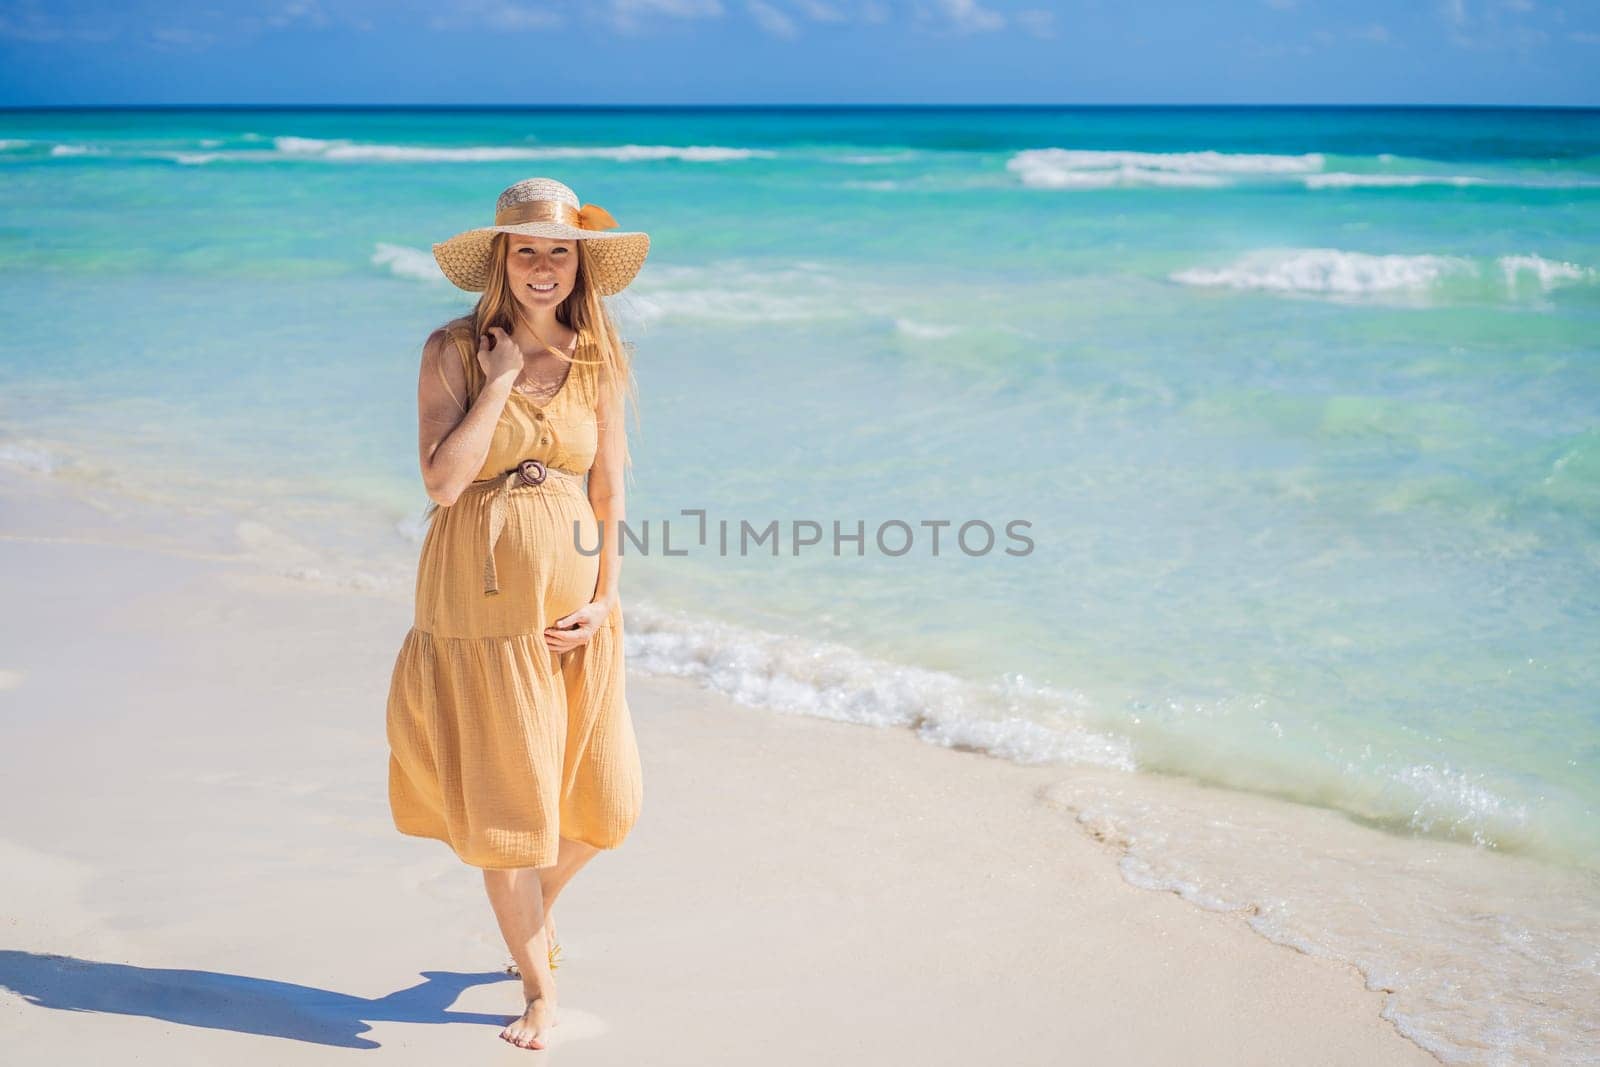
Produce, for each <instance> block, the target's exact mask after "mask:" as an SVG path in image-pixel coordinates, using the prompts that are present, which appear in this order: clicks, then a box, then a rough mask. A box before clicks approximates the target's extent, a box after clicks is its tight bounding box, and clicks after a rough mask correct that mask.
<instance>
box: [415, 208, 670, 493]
mask: <svg viewBox="0 0 1600 1067" xmlns="http://www.w3.org/2000/svg"><path fill="white" fill-rule="evenodd" d="M512 236H513V235H511V234H505V233H497V234H495V235H494V241H493V243H491V244H490V246H489V281H488V284H487V285H485V286H484V288H483V295H482V296H480V297H479V298H478V302H477V304H476V305H475V306H474V307H473V309H472V311H471V312H469V313H468V314H466V315H463V316H462V317H460V318H458V319H452V320H451V321H450V322H448V323H446V324H445V325H444V326H442V327H440V328H441V329H442V330H443V331H444V334H445V340H446V341H447V342H450V343H452V344H454V345H455V349H456V352H457V354H458V355H459V356H460V358H461V367H462V370H463V371H464V372H465V375H466V382H467V395H466V397H465V398H462V397H458V396H456V394H455V390H453V389H451V388H450V383H449V381H447V380H446V379H445V376H444V368H443V366H440V367H439V368H438V370H439V381H440V382H441V383H442V384H443V385H444V388H445V392H446V393H448V394H449V396H450V399H451V400H453V401H455V403H456V407H457V408H458V409H459V410H460V411H461V413H462V414H463V415H465V414H466V413H467V410H468V408H469V407H471V405H472V403H473V402H474V401H476V400H477V398H478V394H479V393H480V392H482V390H483V387H484V384H485V382H486V381H487V378H486V376H485V375H484V373H483V367H482V366H481V365H480V364H479V363H478V338H480V337H482V336H483V335H484V334H485V333H487V332H488V330H489V327H491V326H499V327H500V328H501V329H503V330H505V331H506V333H508V334H514V333H515V332H516V326H517V323H518V322H519V321H526V315H525V314H524V312H523V311H522V308H521V306H520V305H519V304H518V303H517V299H516V297H514V296H513V295H512V294H511V284H510V282H509V281H508V280H507V278H506V255H507V252H508V249H509V245H510V242H511V238H512ZM585 243H586V242H584V241H583V240H582V239H576V240H574V241H573V242H572V244H573V245H574V246H575V247H576V248H577V250H578V276H577V280H576V282H575V283H574V285H573V287H572V292H571V293H570V294H568V296H567V298H566V299H565V300H563V301H562V302H561V305H560V306H559V307H557V308H556V320H557V321H558V322H560V323H561V324H562V325H563V326H565V327H567V328H568V329H570V330H575V331H577V334H578V345H577V348H576V349H575V352H574V356H572V357H569V356H567V354H566V353H565V352H562V351H561V350H560V349H558V348H555V347H554V346H551V345H546V346H545V347H546V351H548V352H549V353H550V354H551V355H553V356H555V357H556V358H557V359H561V360H565V361H566V362H568V363H571V364H572V365H573V366H572V368H571V369H570V370H569V371H568V372H567V375H568V378H569V379H570V380H569V381H568V382H567V383H566V385H565V386H564V387H563V388H566V389H568V390H573V391H576V392H578V393H579V394H580V396H581V397H582V399H583V401H584V403H586V404H588V405H590V406H591V407H593V406H594V404H595V403H596V401H597V400H598V398H599V395H600V390H601V389H603V388H610V389H612V390H613V391H614V392H616V393H618V394H619V398H620V399H621V400H622V401H623V403H622V404H620V405H618V406H616V407H614V408H613V412H614V413H615V414H616V415H618V416H621V417H623V418H624V419H625V418H626V416H625V411H626V409H627V408H630V407H631V408H633V409H634V422H635V425H637V424H638V418H639V416H638V400H639V388H638V383H637V382H636V381H635V380H634V377H633V360H632V350H633V344H632V342H629V341H624V340H623V339H622V335H621V334H620V333H619V332H618V331H617V326H616V323H615V322H614V321H613V320H612V318H611V312H610V311H609V310H608V309H607V308H606V305H605V301H604V300H603V299H602V298H601V296H600V293H599V292H598V291H597V290H596V289H595V288H594V287H593V286H592V285H590V284H589V259H588V253H587V252H586V251H585V250H584V245H585ZM585 351H587V352H589V353H591V354H592V355H593V356H594V357H595V358H591V359H579V358H576V353H578V352H585ZM617 383H621V384H622V386H623V387H624V388H622V389H618V388H617ZM630 401H631V403H630ZM622 469H623V474H624V477H626V475H627V473H628V472H630V471H631V470H632V469H633V455H632V452H631V451H630V450H629V448H628V437H627V429H626V426H624V427H623V437H622ZM437 510H439V505H438V504H437V503H435V502H433V501H429V503H428V507H427V509H426V510H425V511H424V512H423V518H424V520H427V519H431V518H432V517H433V513H434V512H435V511H437Z"/></svg>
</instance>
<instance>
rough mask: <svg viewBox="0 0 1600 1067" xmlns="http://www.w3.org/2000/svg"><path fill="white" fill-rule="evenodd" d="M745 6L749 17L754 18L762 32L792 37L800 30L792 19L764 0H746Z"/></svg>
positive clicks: (775, 35)
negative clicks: (748, 11)
mask: <svg viewBox="0 0 1600 1067" xmlns="http://www.w3.org/2000/svg"><path fill="white" fill-rule="evenodd" d="M745 6H746V7H747V8H749V10H750V17H751V18H753V19H755V20H756V25H757V26H760V27H761V30H762V32H763V33H770V34H771V35H772V36H774V37H794V36H797V35H798V34H799V32H800V31H799V30H797V29H796V28H795V24H794V19H792V18H790V17H789V16H788V15H785V14H784V13H783V12H782V11H779V10H778V9H777V8H775V7H773V6H772V5H771V4H769V3H766V2H765V0H747V2H746V4H745Z"/></svg>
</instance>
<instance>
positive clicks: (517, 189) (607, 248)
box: [433, 178, 650, 296]
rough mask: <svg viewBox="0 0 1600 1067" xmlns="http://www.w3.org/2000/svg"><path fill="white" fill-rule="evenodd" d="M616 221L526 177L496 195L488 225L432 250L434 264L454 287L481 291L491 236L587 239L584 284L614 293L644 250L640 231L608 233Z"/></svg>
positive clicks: (561, 188)
mask: <svg viewBox="0 0 1600 1067" xmlns="http://www.w3.org/2000/svg"><path fill="white" fill-rule="evenodd" d="M616 225H617V220H616V219H614V218H612V217H611V214H610V212H608V211H606V209H605V208H603V207H600V206H599V205H597V204H583V205H582V206H581V207H580V206H579V201H578V194H577V193H575V192H573V191H572V190H571V189H569V188H568V187H567V186H565V185H563V184H562V183H560V182H558V181H556V180H555V179H554V178H527V179H524V180H523V181H520V182H518V183H517V184H515V185H513V186H510V187H509V188H507V189H506V190H505V192H503V193H501V194H500V199H499V200H496V201H495V205H494V225H493V226H482V227H479V228H478V229H475V230H467V231H465V232H464V233H458V234H456V235H455V236H454V237H452V238H450V239H449V240H448V241H441V242H440V243H439V244H436V245H434V246H433V258H434V261H435V262H437V263H438V264H439V269H440V270H442V271H444V276H445V277H446V278H449V279H450V280H451V281H452V282H454V283H455V286H456V288H458V289H465V290H466V291H467V292H469V293H481V292H483V289H484V287H485V286H486V285H488V284H489V255H490V252H491V250H492V247H491V246H492V244H493V242H494V235H495V234H497V233H519V234H522V235H523V236H525V237H565V238H566V239H568V240H571V241H588V242H589V246H588V247H587V248H586V249H584V251H585V252H586V253H588V256H587V259H588V269H589V283H590V284H591V285H593V286H594V287H595V288H596V289H598V290H599V291H600V294H601V295H602V296H610V295H612V294H613V293H620V292H621V291H622V290H623V289H625V288H626V287H627V285H628V283H629V282H631V281H633V278H634V275H636V274H638V273H639V268H640V267H642V266H644V257H645V255H646V254H648V253H649V251H650V235H649V234H646V233H622V232H618V233H608V232H605V231H608V230H612V229H615V228H616Z"/></svg>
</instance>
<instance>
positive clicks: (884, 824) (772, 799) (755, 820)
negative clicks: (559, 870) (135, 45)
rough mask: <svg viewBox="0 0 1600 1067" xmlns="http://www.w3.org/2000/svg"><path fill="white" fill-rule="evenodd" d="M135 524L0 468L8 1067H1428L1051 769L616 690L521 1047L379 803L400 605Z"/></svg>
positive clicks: (1301, 960)
mask: <svg viewBox="0 0 1600 1067" xmlns="http://www.w3.org/2000/svg"><path fill="white" fill-rule="evenodd" d="M137 510H138V509H134V512H133V513H130V514H125V515H120V516H119V515H117V514H111V513H106V512H103V511H99V510H96V509H93V508H90V507H87V506H85V505H84V503H82V502H81V501H78V500H74V499H72V498H71V497H69V496H68V495H66V494H65V493H64V492H63V491H62V490H61V488H60V487H59V486H57V485H55V484H53V483H51V482H50V481H49V479H46V478H34V477H31V476H19V475H14V474H5V475H0V603H3V604H4V605H5V610H4V612H3V613H0V615H3V618H0V802H3V803H4V810H5V812H6V821H5V825H4V830H3V831H0V864H3V870H4V872H5V873H4V876H3V878H0V919H3V922H4V931H5V943H4V945H3V946H0V1035H3V1047H4V1055H3V1057H0V1058H3V1059H4V1062H6V1063H7V1064H45V1063H50V1064H57V1063H78V1062H82V1063H89V1062H117V1063H123V1062H135V1061H138V1062H151V1063H162V1064H179V1063H207V1064H213V1063H219V1062H227V1063H231V1064H234V1065H242V1064H256V1063H259V1064H285V1063H311V1062H322V1061H333V1060H340V1061H348V1062H367V1060H366V1059H365V1058H364V1057H362V1056H360V1055H359V1054H358V1053H357V1052H355V1051H353V1050H365V1049H371V1048H382V1049H383V1050H384V1059H383V1062H386V1063H390V1062H392V1063H419V1064H421V1063H426V1064H440V1063H455V1062H468V1061H466V1060H464V1059H461V1057H467V1056H474V1057H487V1056H493V1057H504V1058H506V1059H507V1060H508V1061H509V1060H511V1059H514V1058H522V1059H526V1058H528V1057H534V1058H536V1059H543V1060H547V1061H554V1060H557V1059H559V1060H560V1061H562V1062H564V1063H570V1064H608V1065H610V1064H747V1063H760V1064H763V1065H767V1064H771V1065H780V1064H791V1063H793V1064H802V1063H803V1064H813V1063H815V1062H817V1060H818V1058H819V1057H820V1058H825V1061H826V1062H828V1063H830V1064H834V1065H847V1064H856V1063H862V1064H869V1063H870V1064H956V1063H961V1064H967V1063H984V1064H1065V1063H1157V1062H1167V1063H1178V1062H1181V1063H1186V1064H1193V1063H1208V1064H1257V1063H1259V1064H1268V1063H1271V1064H1284V1063H1293V1064H1334V1063H1339V1064H1379V1063H1433V1062H1435V1061H1434V1059H1433V1058H1432V1057H1431V1056H1429V1055H1428V1054H1426V1053H1424V1052H1422V1051H1421V1050H1420V1049H1418V1048H1417V1047H1416V1046H1414V1045H1412V1044H1411V1043H1409V1042H1408V1041H1406V1040H1405V1039H1403V1038H1402V1037H1400V1036H1399V1035H1398V1034H1397V1033H1396V1032H1395V1030H1394V1029H1393V1027H1392V1026H1391V1025H1390V1024H1388V1023H1387V1022H1384V1021H1383V1020H1382V1019H1381V1018H1380V1017H1379V1011H1380V1009H1381V1007H1382V1001H1383V994H1382V993H1379V992H1369V991H1367V990H1365V989H1364V988H1363V986H1362V982H1361V979H1360V976H1359V975H1358V974H1357V972H1356V971H1355V970H1354V969H1353V968H1351V967H1348V966H1345V965H1342V964H1338V963H1333V962H1330V961H1328V960H1324V959H1317V958H1312V957H1309V956H1305V955H1302V954H1300V953H1298V952H1295V951H1294V950H1292V949H1289V948H1285V947H1281V946H1277V945H1273V944H1271V943H1269V942H1267V941H1265V940H1264V939H1262V938H1261V937H1259V936H1257V935H1256V934H1254V933H1252V932H1251V931H1250V930H1249V929H1248V928H1247V927H1246V926H1245V925H1244V923H1243V921H1242V920H1241V919H1240V918H1239V917H1236V916H1231V915H1223V914H1218V913H1213V912H1207V911H1203V910H1200V909H1198V908H1196V907H1194V906H1192V905H1190V904H1188V903H1186V902H1184V901H1182V900H1180V899H1178V898H1177V897H1175V896H1174V895H1172V894H1169V893H1155V892H1150V891H1146V890H1141V889H1136V888H1134V887H1131V886H1129V885H1128V884H1126V883H1125V882H1124V881H1123V880H1122V878H1121V877H1120V876H1119V874H1118V872H1117V869H1116V854H1115V852H1114V851H1113V850H1112V849H1111V848H1110V847H1109V846H1106V845H1102V844H1099V843H1097V842H1095V841H1093V840H1091V839H1090V838H1088V837H1086V836H1085V835H1083V834H1082V833H1081V832H1079V831H1078V830H1077V829H1076V828H1074V827H1073V826H1072V825H1071V824H1070V823H1069V822H1067V821H1065V820H1064V819H1063V817H1062V815H1061V814H1060V812H1059V811H1057V810H1055V809H1053V808H1052V807H1051V806H1050V805H1048V804H1046V803H1042V802H1041V801H1040V799H1039V798H1038V797H1036V795H1035V794H1036V791H1038V790H1039V789H1041V787H1043V786H1045V785H1046V783H1047V782H1050V781H1057V782H1059V781H1060V779H1061V778H1062V776H1063V774H1064V773H1068V774H1070V773H1071V772H1063V770H1062V768H1060V767H1054V768H1049V769H1048V770H1046V769H1033V770H1030V769H1027V768H1021V767H1017V766H1013V765H1011V764H1008V763H1005V762H1002V761H1000V760H996V759H991V758H988V757H984V756H980V755H975V754H971V753H963V752H954V751H949V750H945V749H940V748H935V747H933V746H930V745H927V744H924V743H922V742H919V741H917V740H916V739H915V738H914V737H912V736H911V735H909V734H907V733H904V732H898V731H892V730H875V729H871V728H867V727H859V726H852V725H846V724H840V723H832V722H825V721H821V720H816V719H808V718H799V717H786V716H782V715H777V714H772V713H766V712H759V711H753V710H750V709H746V708H742V707H739V706H737V705H733V704H731V703H729V702H728V701H726V700H725V699H723V698H721V697H719V696H717V695H714V694H711V693H709V692H706V691H704V690H701V689H699V688H697V687H694V686H692V685H690V684H688V683H683V682H678V681H675V680H670V679H665V680H664V679H656V678H651V677H647V676H641V675H639V674H633V675H630V678H629V701H630V705H631V707H632V710H633V715H634V721H635V726H636V728H637V731H638V735H639V742H640V748H641V752H642V754H643V758H644V769H645V806H644V814H643V816H642V817H641V819H640V822H639V824H638V826H637V828H636V829H635V830H634V832H633V835H632V836H631V837H630V838H629V840H628V841H627V842H625V843H624V845H623V847H622V848H621V849H618V850H615V851H612V852H606V853H602V854H601V855H600V856H599V857H597V858H596V859H595V861H594V862H593V863H591V864H590V865H589V866H588V867H587V868H586V869H585V870H584V871H583V872H581V873H580V874H579V875H578V877H577V879H576V880H575V881H574V882H573V884H572V885H571V887H569V889H568V891H567V893H566V894H565V895H564V896H563V898H562V900H561V903H560V905H559V906H558V908H557V917H558V922H559V926H560V930H561V940H562V942H563V947H564V950H565V951H564V964H563V966H562V968H561V970H560V971H558V972H557V979H558V982H559V984H560V990H561V1001H560V1004H561V1018H562V1022H561V1025H560V1026H559V1027H557V1029H556V1031H555V1037H554V1040H553V1041H552V1047H551V1049H550V1050H549V1051H546V1052H529V1051H522V1050H518V1049H515V1048H512V1047H511V1046H509V1045H506V1044H504V1043H503V1042H501V1041H499V1040H498V1039H497V1038H496V1036H495V1034H496V1033H497V1031H498V1030H499V1028H500V1027H501V1026H502V1025H503V1024H504V1023H505V1022H506V1021H507V1020H509V1018H510V1017H511V1015H512V1014H514V1011H513V1009H515V1008H517V1007H518V1006H519V1004H520V1001H519V985H518V983H517V982H516V981H515V980H513V979H508V978H505V977H503V976H502V975H501V974H500V973H499V968H500V966H501V964H502V963H503V961H504V959H505V952H504V949H503V946H502V945H501V944H500V943H499V938H498V934H497V932H496V930H495V926H494V920H493V916H492V914H491V912H490V910H489V905H488V901H487V899H486V898H485V896H484V893H483V889H482V882H481V879H480V877H479V875H478V873H477V872H476V871H475V870H473V869H471V868H469V867H466V866H464V865H463V864H461V863H460V862H459V861H458V860H457V859H456V858H455V857H454V855H453V854H452V853H451V852H450V851H449V850H448V848H447V847H446V846H444V845H443V844H441V843H438V842H434V841H428V840H424V839H419V838H411V837H404V836H402V835H400V834H399V833H397V832H396V831H395V830H394V828H393V825H392V824H391V822H390V821H389V812H388V805H387V795H386V791H385V790H386V773H387V748H386V743H385V738H384V699H385V696H386V693H387V686H388V679H389V671H390V668H391V666H392V664H393V657H394V654H395V651H396V650H397V649H398V647H399V642H400V639H401V637H402V636H403V635H404V633H405V631H406V628H407V627H408V626H409V624H410V609H409V606H408V605H407V604H404V603H396V602H395V601H394V600H392V599H385V598H381V597H377V596H371V595H365V594H361V593H356V592H349V591H333V590H329V589H326V588H323V587H318V586H315V585H311V584H307V583H302V582H296V581H292V580H289V579H283V578H277V577H272V576H270V575H268V574H265V573H264V572H261V571H260V570H258V569H256V568H254V567H253V566H251V565H250V564H248V563H246V562H244V561H242V560H239V559H230V558H228V554H229V552H230V551H231V549H230V545H229V537H228V531H227V530H226V529H225V528H222V527H219V526H216V525H215V524H211V525H207V524H204V523H199V524H192V525H191V524H184V523H177V522H173V521H170V520H169V521H168V522H166V524H165V525H164V526H161V525H156V524H153V522H152V516H150V515H142V514H138V513H137ZM624 596H626V578H624ZM470 1062H488V1061H487V1060H483V1059H475V1060H472V1061H470Z"/></svg>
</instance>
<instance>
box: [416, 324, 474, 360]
mask: <svg viewBox="0 0 1600 1067" xmlns="http://www.w3.org/2000/svg"><path fill="white" fill-rule="evenodd" d="M423 344H424V347H425V348H432V349H437V350H438V351H440V352H443V351H444V350H445V349H446V348H447V347H448V346H450V345H451V344H454V345H455V346H456V347H457V348H461V347H463V346H465V347H469V348H470V347H472V318H471V316H463V317H461V318H459V319H451V320H450V321H449V322H447V323H445V324H444V325H442V326H436V327H435V328H434V330H433V332H432V333H430V334H428V339H427V341H425V342H424V343H423Z"/></svg>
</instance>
